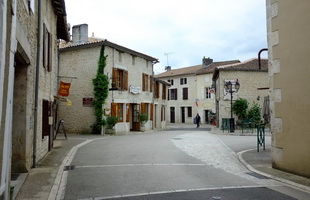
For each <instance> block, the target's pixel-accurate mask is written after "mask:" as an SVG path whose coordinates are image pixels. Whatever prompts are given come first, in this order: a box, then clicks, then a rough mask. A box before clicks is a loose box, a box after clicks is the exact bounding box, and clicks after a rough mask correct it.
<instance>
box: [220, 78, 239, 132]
mask: <svg viewBox="0 0 310 200" xmlns="http://www.w3.org/2000/svg"><path fill="white" fill-rule="evenodd" d="M224 87H225V91H226V92H228V93H230V120H229V121H230V122H229V124H230V132H231V133H233V132H234V131H235V122H234V118H233V111H232V99H233V93H234V92H238V90H239V88H240V83H239V82H238V79H237V81H236V83H235V91H233V89H232V83H231V82H230V81H228V82H226V84H225V86H224Z"/></svg>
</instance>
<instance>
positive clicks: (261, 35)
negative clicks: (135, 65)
mask: <svg viewBox="0 0 310 200" xmlns="http://www.w3.org/2000/svg"><path fill="white" fill-rule="evenodd" d="M265 2H266V1H265V0H190V1H189V0H156V1H154V0H87V1H85V0H65V4H66V12H67V22H68V23H70V25H71V27H73V26H74V25H78V24H84V23H86V24H88V32H89V33H88V35H89V36H92V33H94V36H95V37H99V38H103V39H107V40H108V41H110V42H113V43H116V44H118V45H121V46H124V47H126V48H129V49H132V50H135V51H138V52H140V53H144V54H147V55H149V56H152V57H155V58H157V59H159V63H158V64H155V65H154V72H155V74H158V73H161V72H164V71H165V66H167V65H169V66H171V68H172V69H177V68H181V67H189V66H194V65H200V64H202V58H203V57H210V58H212V59H213V61H214V62H218V61H226V60H240V61H245V60H248V59H251V58H257V54H258V51H259V50H260V49H262V48H267V31H266V3H265ZM262 57H267V55H264V54H262Z"/></svg>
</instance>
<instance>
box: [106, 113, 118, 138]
mask: <svg viewBox="0 0 310 200" xmlns="http://www.w3.org/2000/svg"><path fill="white" fill-rule="evenodd" d="M106 121H107V127H106V134H115V129H114V126H115V124H117V122H118V117H116V116H108V117H107V119H106Z"/></svg>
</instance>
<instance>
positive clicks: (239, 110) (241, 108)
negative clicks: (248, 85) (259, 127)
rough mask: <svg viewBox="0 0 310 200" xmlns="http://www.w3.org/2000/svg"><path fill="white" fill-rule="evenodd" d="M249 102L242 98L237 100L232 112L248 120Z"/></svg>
mask: <svg viewBox="0 0 310 200" xmlns="http://www.w3.org/2000/svg"><path fill="white" fill-rule="evenodd" d="M248 106H249V102H248V100H246V99H243V98H240V99H237V100H236V101H235V102H234V103H233V105H232V111H233V113H234V114H236V115H237V117H238V118H239V119H240V120H242V119H246V118H247V109H248Z"/></svg>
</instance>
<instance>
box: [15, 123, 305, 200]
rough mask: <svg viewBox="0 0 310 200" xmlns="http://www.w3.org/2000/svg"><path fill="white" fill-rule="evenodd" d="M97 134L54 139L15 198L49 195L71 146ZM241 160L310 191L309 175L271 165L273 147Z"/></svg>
mask: <svg viewBox="0 0 310 200" xmlns="http://www.w3.org/2000/svg"><path fill="white" fill-rule="evenodd" d="M167 128H168V129H173V128H178V129H179V128H191V129H192V128H195V126H194V125H192V124H168V125H167ZM200 128H210V129H211V132H212V133H213V134H230V135H231V133H227V131H225V132H224V133H223V131H222V130H220V129H218V128H216V127H214V126H211V125H204V124H203V125H201V127H200ZM234 134H236V135H246V134H251V135H253V134H252V133H243V134H242V133H240V132H238V131H236V133H234ZM95 138H102V136H97V135H69V136H68V140H65V138H64V137H63V136H61V135H59V136H58V137H57V139H56V140H55V141H54V149H53V150H52V151H51V152H49V153H48V154H47V155H46V156H45V158H44V159H42V160H41V161H40V163H38V165H37V167H36V168H34V169H31V171H30V172H29V173H28V174H19V175H17V180H15V181H12V182H11V185H14V186H15V191H14V197H15V199H16V200H24V199H27V200H31V199H34V200H35V199H48V198H49V195H50V192H51V190H52V188H53V185H54V182H55V179H56V178H57V174H58V170H59V168H60V166H61V165H62V162H63V160H64V159H65V158H66V157H67V155H68V154H69V152H70V150H71V149H72V148H74V147H75V146H77V145H79V144H81V143H83V142H85V141H87V140H90V139H95ZM238 155H239V160H240V161H241V162H242V163H243V164H244V165H245V166H246V167H247V168H248V169H249V170H251V171H253V172H255V173H258V174H261V175H263V176H266V177H269V178H272V179H275V180H278V181H281V182H284V183H287V184H290V185H293V186H295V187H297V188H300V189H303V190H306V191H308V192H310V179H308V178H304V177H301V176H296V175H293V174H290V173H286V172H283V171H280V170H276V169H273V168H272V166H271V151H270V148H267V149H266V150H265V151H263V150H261V151H260V152H257V150H256V149H252V150H247V151H243V152H239V153H238Z"/></svg>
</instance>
